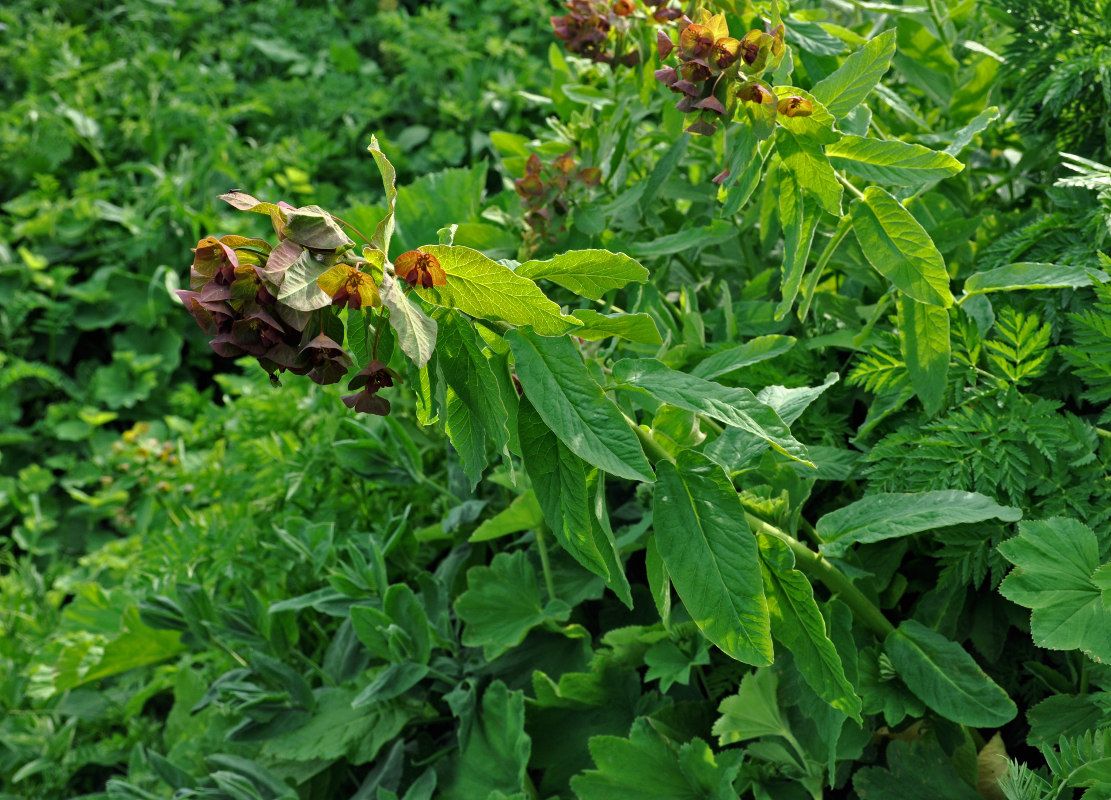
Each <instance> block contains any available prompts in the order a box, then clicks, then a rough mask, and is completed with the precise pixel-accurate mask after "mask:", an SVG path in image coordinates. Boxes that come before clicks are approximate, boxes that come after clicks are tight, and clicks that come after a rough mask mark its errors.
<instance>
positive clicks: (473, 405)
mask: <svg viewBox="0 0 1111 800" xmlns="http://www.w3.org/2000/svg"><path fill="white" fill-rule="evenodd" d="M436 319H437V321H438V323H439V329H440V336H439V343H438V348H439V351H440V355H441V358H439V359H437V361H436V364H437V365H438V366H439V368H440V373H441V374H442V375H443V376H444V380H445V381H446V382H447V384H448V386H450V387H451V388H452V389H453V390H454V391H455V394H456V395H457V396H458V397H459V399H460V400H462V401H463V404H464V405H466V407H467V408H468V409H469V410H470V412H471V414H473V415H474V417H475V420H476V422H479V423H480V424H481V426H482V429H483V430H485V432H486V433H487V434H488V435H489V436H490V439H491V441H493V443H494V447H495V448H496V449H497V450H498V451H499V452H502V451H505V449H506V446H507V445H508V443H509V429H508V427H507V426H506V420H507V419H508V414H507V413H506V410H505V406H504V405H502V402H501V392H500V391H499V389H498V379H497V376H496V375H494V371H493V369H492V368H491V367H490V362H489V361H487V359H486V356H485V355H483V353H482V347H483V343H482V340H481V339H479V337H478V335H477V334H476V333H475V330H474V327H473V325H472V324H471V322H470V321H469V320H467V319H466V318H465V317H463V316H462V315H461V314H459V313H458V312H456V311H450V310H447V309H442V310H438V311H437V312H436Z"/></svg>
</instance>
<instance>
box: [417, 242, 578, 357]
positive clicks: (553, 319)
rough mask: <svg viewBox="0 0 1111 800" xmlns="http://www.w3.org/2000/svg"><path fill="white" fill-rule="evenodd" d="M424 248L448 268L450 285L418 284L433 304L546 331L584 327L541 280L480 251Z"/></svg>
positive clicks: (557, 332) (553, 333) (558, 332)
mask: <svg viewBox="0 0 1111 800" xmlns="http://www.w3.org/2000/svg"><path fill="white" fill-rule="evenodd" d="M421 251H422V252H424V253H428V254H429V255H432V256H435V257H436V259H437V260H438V261H439V262H440V266H441V267H443V269H444V272H445V273H447V285H446V286H433V287H431V288H427V289H426V288H424V287H420V286H418V287H417V288H416V292H417V294H419V295H420V296H421V298H423V299H424V300H425V301H427V302H429V303H435V304H436V305H439V306H445V307H447V308H458V309H459V310H460V311H463V312H464V313H466V314H470V315H471V316H472V317H482V318H483V319H489V320H502V321H505V322H508V323H510V324H512V325H531V326H532V327H533V329H534V330H535V331H536V332H537V333H539V334H541V335H542V336H560V335H562V334H564V333H567V332H568V331H570V330H573V329H574V328H577V327H578V326H579V321H578V320H577V319H575V318H574V317H568V316H564V315H563V313H562V312H561V311H560V310H559V306H557V305H556V304H555V303H553V302H552V301H551V300H549V299H548V298H547V297H546V296H545V295H544V293H543V292H542V291H540V287H539V286H537V285H536V284H535V283H533V282H532V281H530V280H529V279H528V278H524V277H521V276H520V275H518V274H516V273H515V272H514V271H513V270H511V269H510V268H509V267H504V266H502V265H501V264H499V263H497V262H496V261H492V260H491V259H489V258H487V257H486V256H484V255H482V253H480V252H478V251H477V250H472V249H470V248H469V247H448V246H446V245H428V246H426V247H422V248H421Z"/></svg>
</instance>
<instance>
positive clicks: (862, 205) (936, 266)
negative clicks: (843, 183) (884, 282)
mask: <svg viewBox="0 0 1111 800" xmlns="http://www.w3.org/2000/svg"><path fill="white" fill-rule="evenodd" d="M849 213H850V215H851V216H852V220H853V232H854V233H855V234H856V238H857V241H859V242H860V249H861V250H863V251H864V257H865V258H867V259H868V263H869V264H871V265H872V266H873V267H874V268H875V270H876V272H878V273H880V274H881V275H883V276H884V277H885V278H887V279H888V280H889V281H891V282H892V283H893V284H895V288H897V289H899V290H900V291H902V292H903V293H905V294H908V295H910V296H911V297H913V298H914V299H915V300H917V301H919V302H920V303H929V304H930V305H935V306H942V307H943V308H948V307H949V306H951V305H952V304H953V295H952V293H951V292H950V291H949V274H948V273H947V272H946V271H945V260H944V259H943V258H942V257H941V253H939V252H938V251H937V248H936V247H935V246H934V243H933V240H932V239H930V236H929V234H928V233H926V231H925V229H924V228H923V227H922V226H921V225H919V224H918V221H917V220H916V219H915V218H914V217H912V216H911V215H910V212H909V211H907V210H906V209H905V208H903V206H902V205H901V204H900V203H899V201H898V200H896V199H895V198H894V197H892V196H891V195H890V194H888V193H887V192H885V191H884V190H883V189H880V188H879V187H878V186H869V187H868V188H867V189H866V190H865V192H864V199H862V200H855V201H854V202H853V204H852V206H851V207H850V209H849Z"/></svg>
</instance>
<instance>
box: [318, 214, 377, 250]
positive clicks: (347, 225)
mask: <svg viewBox="0 0 1111 800" xmlns="http://www.w3.org/2000/svg"><path fill="white" fill-rule="evenodd" d="M328 216H330V217H331V218H332V219H334V220H335V221H336V222H338V223H339V224H340V225H343V226H344V227H346V228H350V229H351V230H352V231H353V232H354V233H355V235H356V236H358V237H359V238H360V239H362V240H363V241H364V242H366V243H367V244H369V245H370V246H371V247H374V243H373V242H371V241H370V239H368V238H366V236H364V235H363V234H362V233H360V232H359V229H358V228H356V227H355V226H354V225H352V224H351V223H350V222H344V221H343V220H342V219H340V218H339V217H337V216H336V215H335V214H329V215H328ZM376 249H377V248H376Z"/></svg>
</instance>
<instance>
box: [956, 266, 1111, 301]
mask: <svg viewBox="0 0 1111 800" xmlns="http://www.w3.org/2000/svg"><path fill="white" fill-rule="evenodd" d="M1109 280H1111V276H1109V275H1108V274H1107V273H1106V272H1104V271H1103V270H1099V269H1092V268H1090V267H1070V266H1066V265H1064V264H1044V263H1038V262H1033V261H1030V262H1019V263H1015V264H1008V265H1007V266H1005V267H997V268H995V269H988V270H984V271H983V272H977V273H975V274H973V275H970V276H969V277H968V280H966V281H965V282H964V294H965V296H966V297H967V296H971V295H978V294H987V293H988V292H1010V291H1015V290H1017V289H1063V288H1066V287H1071V288H1076V287H1080V286H1091V285H1092V284H1093V283H1095V282H1096V281H1099V282H1100V283H1106V282H1107V281H1109ZM962 299H963V298H962Z"/></svg>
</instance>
